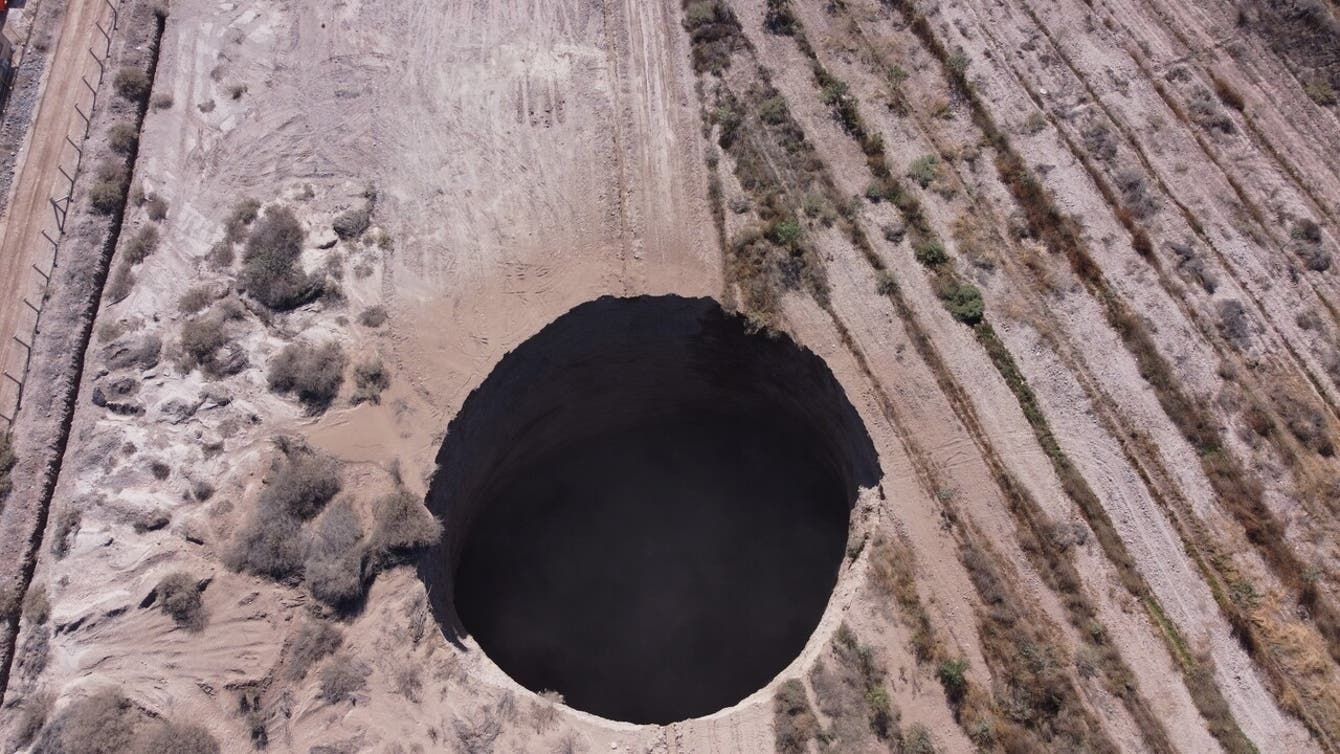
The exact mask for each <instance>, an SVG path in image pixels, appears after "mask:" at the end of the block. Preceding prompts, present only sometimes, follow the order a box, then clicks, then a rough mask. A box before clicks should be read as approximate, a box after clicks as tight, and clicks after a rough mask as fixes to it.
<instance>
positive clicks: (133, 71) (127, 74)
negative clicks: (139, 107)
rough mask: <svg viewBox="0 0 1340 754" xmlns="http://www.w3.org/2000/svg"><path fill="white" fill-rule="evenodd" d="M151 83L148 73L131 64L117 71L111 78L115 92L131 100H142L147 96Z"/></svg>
mask: <svg viewBox="0 0 1340 754" xmlns="http://www.w3.org/2000/svg"><path fill="white" fill-rule="evenodd" d="M151 84H152V82H150V81H149V75H148V74H146V73H145V72H144V71H141V70H140V69H138V68H134V67H132V66H126V67H125V68H122V69H121V70H119V71H117V72H116V77H115V78H114V79H112V86H113V87H115V89H116V93H117V94H119V95H121V97H122V98H124V99H127V100H130V101H131V102H143V101H144V99H145V98H146V97H148V96H149V87H150V85H151Z"/></svg>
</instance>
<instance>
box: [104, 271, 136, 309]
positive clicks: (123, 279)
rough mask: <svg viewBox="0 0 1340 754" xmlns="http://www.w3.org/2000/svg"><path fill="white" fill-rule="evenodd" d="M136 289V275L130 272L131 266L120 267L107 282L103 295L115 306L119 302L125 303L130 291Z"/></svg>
mask: <svg viewBox="0 0 1340 754" xmlns="http://www.w3.org/2000/svg"><path fill="white" fill-rule="evenodd" d="M134 288H135V273H134V272H132V271H131V270H130V265H128V264H122V265H118V266H117V268H116V270H115V271H114V272H113V273H112V277H111V279H110V280H108V281H107V287H106V288H104V289H103V291H102V295H103V296H104V297H105V298H106V299H107V301H109V302H110V303H113V304H115V303H116V302H118V301H124V300H125V298H126V296H129V295H130V291H131V290H132V289H134Z"/></svg>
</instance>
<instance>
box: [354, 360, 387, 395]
mask: <svg viewBox="0 0 1340 754" xmlns="http://www.w3.org/2000/svg"><path fill="white" fill-rule="evenodd" d="M390 386H391V376H390V375H388V374H387V373H386V368H385V367H384V366H382V360H381V359H377V358H374V359H370V360H368V361H365V362H363V363H361V364H358V365H357V366H355V367H354V395H353V398H352V399H351V400H352V401H353V404H354V405H358V404H360V403H374V404H375V403H381V400H382V391H383V390H385V389H386V388H388V387H390Z"/></svg>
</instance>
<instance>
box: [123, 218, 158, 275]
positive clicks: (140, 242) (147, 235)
mask: <svg viewBox="0 0 1340 754" xmlns="http://www.w3.org/2000/svg"><path fill="white" fill-rule="evenodd" d="M157 248H158V228H156V227H154V226H152V225H146V226H144V227H142V228H140V229H139V230H138V231H136V233H135V235H133V236H131V237H130V240H129V241H126V245H125V247H124V248H123V249H122V251H121V253H122V257H121V259H122V260H123V261H122V263H123V264H129V265H136V264H139V263H140V262H143V261H144V260H146V259H148V258H149V255H150V254H152V253H154V250H155V249H157Z"/></svg>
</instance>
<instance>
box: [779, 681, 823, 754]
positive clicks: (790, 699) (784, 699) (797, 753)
mask: <svg viewBox="0 0 1340 754" xmlns="http://www.w3.org/2000/svg"><path fill="white" fill-rule="evenodd" d="M772 725H773V733H774V735H775V737H776V746H777V754H804V753H805V752H808V751H809V750H810V741H811V740H812V739H813V738H814V737H815V736H816V735H817V734H818V733H819V720H818V718H816V717H815V715H814V709H813V708H812V707H811V706H810V699H809V694H808V693H807V692H806V691H805V684H803V683H801V682H800V680H799V679H796V678H792V679H790V680H788V681H786V682H784V683H783V684H782V685H780V686H778V687H777V692H776V693H775V694H774V695H773V698H772Z"/></svg>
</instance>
